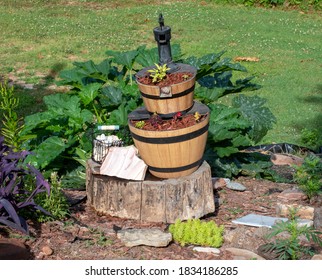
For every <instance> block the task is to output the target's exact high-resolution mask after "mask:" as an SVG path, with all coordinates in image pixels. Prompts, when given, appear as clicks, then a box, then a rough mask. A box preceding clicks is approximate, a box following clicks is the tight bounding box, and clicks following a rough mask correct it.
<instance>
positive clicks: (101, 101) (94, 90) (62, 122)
mask: <svg viewBox="0 0 322 280" xmlns="http://www.w3.org/2000/svg"><path fill="white" fill-rule="evenodd" d="M106 54H107V58H106V59H105V60H103V61H102V62H100V63H94V62H93V61H91V60H90V61H86V62H75V63H74V66H75V67H74V68H73V69H69V70H64V71H62V72H61V73H60V81H59V82H58V83H59V84H60V85H67V86H70V87H71V90H70V91H69V92H68V93H65V94H54V95H50V96H46V97H45V98H44V102H45V105H46V106H47V111H44V112H40V113H37V114H34V115H31V116H28V117H26V118H25V127H24V130H23V133H24V134H25V135H30V134H32V135H34V136H35V137H34V139H33V140H32V141H29V142H28V145H27V148H28V150H31V151H34V152H35V153H34V155H31V156H29V157H28V160H29V161H30V162H32V163H33V164H35V166H37V167H39V168H40V169H46V170H52V169H54V170H55V171H58V174H59V175H62V174H63V173H66V172H67V173H70V172H73V170H77V172H79V171H80V170H79V168H80V165H79V160H80V158H79V157H78V155H77V151H80V150H82V151H84V153H85V154H88V153H90V152H91V149H92V143H91V128H92V127H93V126H94V125H95V124H97V123H104V124H118V125H120V126H121V130H120V134H121V135H120V137H121V138H122V139H123V141H125V143H127V144H129V143H132V142H131V137H130V134H129V132H128V127H127V121H128V118H127V117H128V113H129V112H131V111H133V110H134V109H136V108H137V107H138V106H141V105H142V99H141V97H140V94H139V90H138V86H137V84H136V83H135V82H134V75H135V73H136V72H138V71H139V70H141V69H142V68H144V67H148V66H151V65H154V64H155V63H157V61H158V50H157V48H152V49H147V48H146V47H145V46H140V47H138V48H137V49H135V50H131V51H125V52H118V51H107V52H106ZM172 54H173V59H174V61H175V62H181V63H186V64H190V65H192V66H194V67H196V68H197V69H198V72H197V77H196V79H197V83H198V85H197V86H196V89H195V97H196V98H197V99H199V100H200V101H202V102H203V103H205V104H207V105H208V106H209V107H210V108H211V110H212V113H211V121H210V129H209V132H210V133H209V141H208V142H209V145H208V146H209V151H210V152H209V153H208V154H210V157H209V158H211V160H212V161H213V162H215V161H216V160H218V159H224V160H225V159H227V158H228V157H229V156H231V155H235V154H237V153H238V152H239V151H240V150H241V149H242V148H244V147H247V146H250V145H252V144H253V143H256V142H258V141H260V140H261V139H262V137H263V136H264V135H265V134H266V132H267V130H268V129H270V128H271V126H272V123H273V122H274V121H275V119H274V116H273V115H272V114H271V113H270V111H269V110H268V109H267V108H266V107H265V106H264V103H265V101H264V100H262V99H261V98H259V97H247V96H244V95H237V96H236V97H235V99H234V100H233V104H232V106H224V105H221V104H217V103H216V101H218V99H219V98H221V97H223V96H225V95H227V94H234V93H239V92H241V91H249V90H256V89H258V88H259V86H258V85H255V84H252V83H251V80H252V77H248V78H245V79H240V80H237V81H236V82H232V73H233V72H234V71H242V72H246V69H245V67H243V66H242V65H240V64H238V63H233V62H232V61H231V60H230V59H228V58H222V56H223V54H224V52H220V53H211V54H208V55H205V56H202V57H200V58H197V57H188V58H185V59H183V58H182V57H183V55H182V53H181V49H180V45H173V46H172ZM75 159H76V160H75ZM223 165H225V164H223ZM225 166H226V169H227V170H229V169H230V168H229V167H228V166H227V165H225ZM81 168H83V169H84V167H81ZM236 170H238V172H240V170H241V167H240V166H239V167H238V168H237V167H236ZM238 172H237V171H236V172H234V174H236V173H238ZM74 173H75V172H74ZM71 174H72V173H71ZM65 179H66V177H65Z"/></svg>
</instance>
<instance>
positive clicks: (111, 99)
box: [100, 86, 123, 107]
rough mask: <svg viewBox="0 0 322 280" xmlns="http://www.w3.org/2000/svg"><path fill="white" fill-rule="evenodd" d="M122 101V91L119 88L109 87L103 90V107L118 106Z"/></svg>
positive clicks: (101, 99) (101, 98)
mask: <svg viewBox="0 0 322 280" xmlns="http://www.w3.org/2000/svg"><path fill="white" fill-rule="evenodd" d="M122 101H123V99H122V90H121V89H120V88H119V87H115V86H107V87H104V88H102V91H101V95H100V103H101V104H102V106H104V107H110V106H118V105H120V104H121V103H122Z"/></svg>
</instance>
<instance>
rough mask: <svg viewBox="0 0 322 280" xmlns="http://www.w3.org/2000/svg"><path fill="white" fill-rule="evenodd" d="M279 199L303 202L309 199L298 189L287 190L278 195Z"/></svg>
mask: <svg viewBox="0 0 322 280" xmlns="http://www.w3.org/2000/svg"><path fill="white" fill-rule="evenodd" d="M278 198H280V199H282V200H285V201H303V200H305V199H307V196H306V194H305V193H304V192H303V191H301V190H300V189H298V188H291V189H286V190H284V191H283V192H281V193H280V194H279V195H278Z"/></svg>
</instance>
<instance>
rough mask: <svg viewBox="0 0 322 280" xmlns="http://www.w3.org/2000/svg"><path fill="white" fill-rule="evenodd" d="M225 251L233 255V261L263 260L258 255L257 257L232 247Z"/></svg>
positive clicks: (249, 252) (247, 251) (252, 253)
mask: <svg viewBox="0 0 322 280" xmlns="http://www.w3.org/2000/svg"><path fill="white" fill-rule="evenodd" d="M225 250H226V251H228V252H230V253H232V254H233V255H234V260H265V259H264V258H263V257H261V256H260V255H257V254H255V253H254V252H252V251H249V250H245V249H239V248H234V247H231V248H226V249H225Z"/></svg>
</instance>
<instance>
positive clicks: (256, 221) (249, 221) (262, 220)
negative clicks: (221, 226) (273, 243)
mask: <svg viewBox="0 0 322 280" xmlns="http://www.w3.org/2000/svg"><path fill="white" fill-rule="evenodd" d="M277 220H282V221H287V218H276V217H269V216H263V215H257V214H248V215H246V216H243V217H241V218H239V219H236V220H233V221H232V222H233V223H234V224H241V225H247V226H253V227H272V226H273V225H274V224H275V222H276V221H277Z"/></svg>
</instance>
